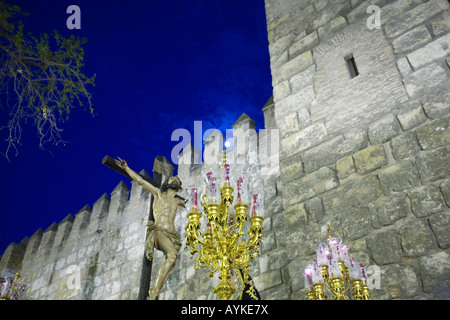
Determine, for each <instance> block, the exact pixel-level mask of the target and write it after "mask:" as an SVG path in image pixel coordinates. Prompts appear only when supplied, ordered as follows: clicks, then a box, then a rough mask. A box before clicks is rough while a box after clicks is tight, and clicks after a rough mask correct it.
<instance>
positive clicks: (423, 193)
mask: <svg viewBox="0 0 450 320" xmlns="http://www.w3.org/2000/svg"><path fill="white" fill-rule="evenodd" d="M408 197H409V199H410V200H411V208H412V211H413V213H414V215H415V216H416V217H418V218H422V217H427V216H429V215H430V214H432V213H436V212H439V211H442V210H444V209H445V205H444V201H443V200H442V197H441V193H440V192H439V189H438V188H437V187H435V186H432V185H427V186H423V187H420V188H417V189H414V190H411V191H410V192H408Z"/></svg>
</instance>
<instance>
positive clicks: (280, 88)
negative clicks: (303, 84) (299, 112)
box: [273, 80, 291, 103]
mask: <svg viewBox="0 0 450 320" xmlns="http://www.w3.org/2000/svg"><path fill="white" fill-rule="evenodd" d="M290 93H291V87H290V86H289V81H287V80H286V81H283V82H281V83H279V84H277V85H276V86H274V87H273V101H275V103H277V102H278V101H280V100H282V99H283V98H285V97H287V96H288V95H289V94H290Z"/></svg>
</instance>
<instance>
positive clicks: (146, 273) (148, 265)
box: [102, 156, 162, 300]
mask: <svg viewBox="0 0 450 320" xmlns="http://www.w3.org/2000/svg"><path fill="white" fill-rule="evenodd" d="M102 164H104V165H105V166H107V167H109V168H111V169H113V170H114V171H116V172H118V173H120V174H122V175H124V176H125V177H127V178H130V179H131V177H130V175H129V174H128V173H127V172H126V171H125V170H123V169H122V168H121V167H119V166H118V165H117V164H116V163H115V161H114V159H113V158H111V157H109V156H104V157H103V160H102ZM139 175H140V176H141V177H142V179H144V180H145V181H147V182H148V183H150V184H152V185H153V186H155V187H156V188H159V187H160V186H161V183H162V181H161V180H162V175H161V174H155V178H156V180H157V181H153V180H152V179H150V178H149V177H146V176H144V175H142V174H139ZM150 196H151V201H150V213H149V217H148V220H149V221H150V220H151V221H154V218H153V195H150ZM151 274H152V261H148V260H147V258H146V257H145V254H144V257H143V261H142V270H141V281H140V288H139V294H138V300H145V299H146V298H147V294H148V289H149V288H150V280H151V279H150V278H151Z"/></svg>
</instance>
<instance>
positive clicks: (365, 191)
mask: <svg viewBox="0 0 450 320" xmlns="http://www.w3.org/2000/svg"><path fill="white" fill-rule="evenodd" d="M382 194H383V192H382V189H381V186H380V183H379V181H378V179H377V177H376V176H367V177H363V178H361V179H356V180H351V181H349V182H347V183H345V184H343V185H341V186H340V187H339V188H337V189H335V190H331V191H329V192H327V193H325V194H324V195H323V196H322V199H323V205H324V208H325V213H326V214H327V215H328V214H335V213H337V212H341V211H345V210H349V209H351V208H352V207H360V206H364V205H367V204H368V203H370V202H372V201H374V200H375V199H377V198H378V197H380V196H381V195H382Z"/></svg>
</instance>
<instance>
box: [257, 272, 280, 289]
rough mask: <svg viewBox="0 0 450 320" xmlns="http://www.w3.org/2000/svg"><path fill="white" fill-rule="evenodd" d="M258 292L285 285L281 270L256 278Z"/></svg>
mask: <svg viewBox="0 0 450 320" xmlns="http://www.w3.org/2000/svg"><path fill="white" fill-rule="evenodd" d="M253 280H254V282H255V286H256V287H257V288H258V291H260V292H261V291H264V290H267V289H270V288H273V287H275V286H277V285H279V284H282V283H283V279H282V277H281V272H280V270H273V271H269V272H266V273H262V274H260V275H258V276H256V277H254V279H253Z"/></svg>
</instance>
